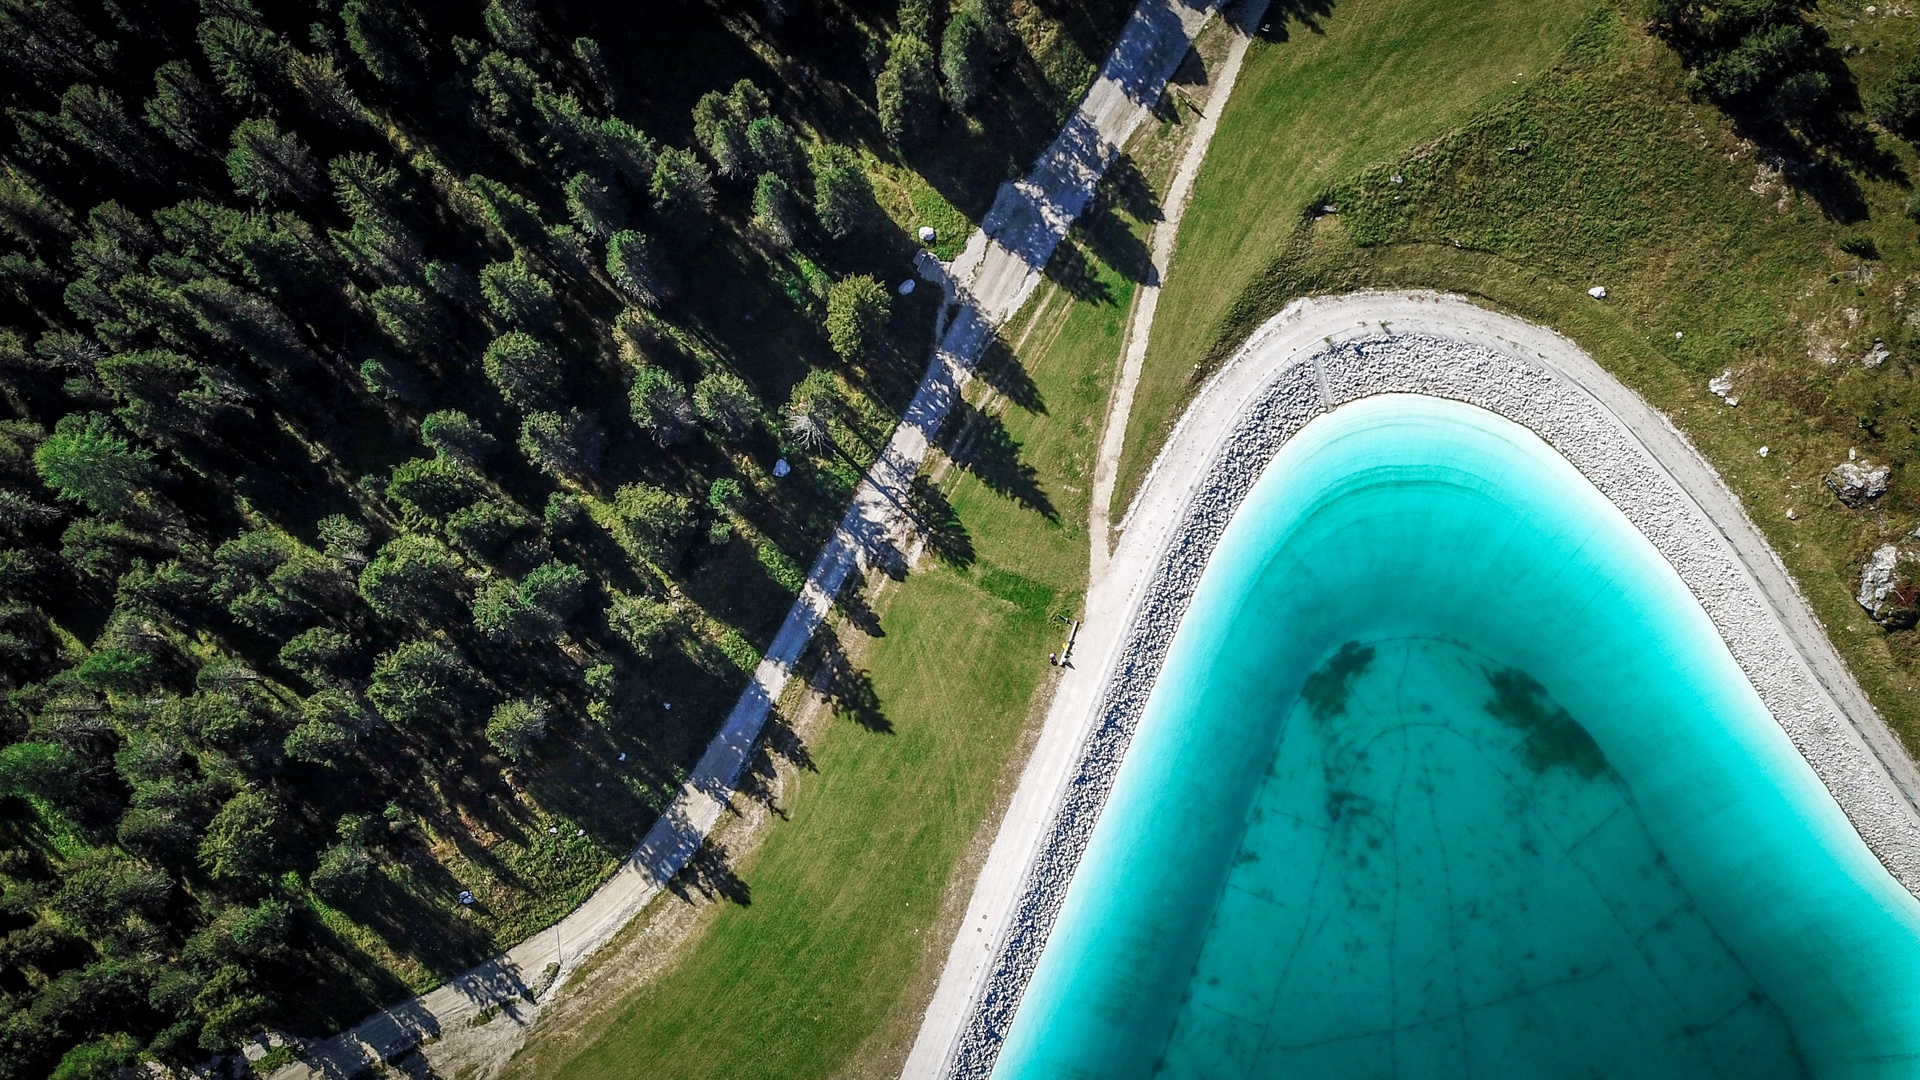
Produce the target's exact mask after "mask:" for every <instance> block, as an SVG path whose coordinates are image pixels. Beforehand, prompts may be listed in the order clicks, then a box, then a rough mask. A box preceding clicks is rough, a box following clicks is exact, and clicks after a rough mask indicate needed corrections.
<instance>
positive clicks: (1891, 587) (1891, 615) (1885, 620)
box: [1854, 544, 1920, 628]
mask: <svg viewBox="0 0 1920 1080" xmlns="http://www.w3.org/2000/svg"><path fill="white" fill-rule="evenodd" d="M1905 555H1906V552H1903V551H1902V550H1900V545H1898V544H1882V545H1880V546H1879V547H1877V548H1875V549H1874V551H1873V554H1871V555H1869V556H1867V561H1866V564H1865V565H1864V566H1862V567H1861V568H1860V592H1859V594H1858V595H1857V596H1855V597H1854V599H1855V600H1857V601H1859V603H1860V606H1861V607H1863V608H1865V609H1867V614H1868V615H1870V616H1872V617H1873V621H1874V622H1877V623H1880V624H1882V625H1884V626H1891V627H1895V628H1905V627H1909V626H1912V625H1913V624H1914V622H1915V621H1916V616H1920V612H1916V611H1915V610H1914V606H1913V600H1914V596H1913V589H1912V586H1911V585H1910V584H1909V583H1907V582H1905V581H1903V580H1901V574H1900V573H1899V567H1900V560H1901V558H1902V557H1903V556H1905Z"/></svg>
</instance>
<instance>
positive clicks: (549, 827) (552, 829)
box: [547, 825, 560, 833]
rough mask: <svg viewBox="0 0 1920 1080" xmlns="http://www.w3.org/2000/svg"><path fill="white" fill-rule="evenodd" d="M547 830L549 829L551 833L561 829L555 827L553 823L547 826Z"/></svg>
mask: <svg viewBox="0 0 1920 1080" xmlns="http://www.w3.org/2000/svg"><path fill="white" fill-rule="evenodd" d="M547 831H548V832H549V833H557V832H559V831H560V830H559V829H557V828H555V827H553V826H552V825H549V826H547Z"/></svg>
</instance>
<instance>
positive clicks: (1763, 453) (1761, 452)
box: [1760, 446, 1767, 457]
mask: <svg viewBox="0 0 1920 1080" xmlns="http://www.w3.org/2000/svg"><path fill="white" fill-rule="evenodd" d="M1760 456H1761V457H1766V456H1767V448H1766V447H1764V446H1763V447H1761V448H1760Z"/></svg>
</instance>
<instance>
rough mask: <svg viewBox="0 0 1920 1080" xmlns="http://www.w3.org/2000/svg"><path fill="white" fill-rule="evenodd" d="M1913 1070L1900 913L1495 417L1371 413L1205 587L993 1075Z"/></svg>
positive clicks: (1313, 465) (1694, 634)
mask: <svg viewBox="0 0 1920 1080" xmlns="http://www.w3.org/2000/svg"><path fill="white" fill-rule="evenodd" d="M1149 1075H1166V1076H1178V1077H1215V1078H1242V1077H1248V1078H1251V1077H1289V1078H1309V1077H1333V1078H1342V1080H1344V1078H1358V1077H1374V1076H1379V1077H1415V1076H1420V1077H1429V1076H1431V1077H1485V1078H1507V1077H1513V1078H1519V1077H1588V1076H1591V1077H1608V1078H1616V1077H1642V1076H1644V1077H1669V1076H1686V1077H1693V1076H1700V1077H1721V1076H1724V1077H1743V1078H1759V1077H1794V1076H1819V1077H1878V1076H1888V1077H1892V1076H1915V1075H1920V903H1916V902H1915V900H1914V899H1913V897H1911V896H1910V895H1909V894H1908V893H1906V892H1905V891H1904V890H1903V889H1901V888H1900V886H1899V885H1898V884H1897V883H1895V882H1894V880H1893V879H1892V878H1891V877H1890V876H1889V875H1888V874H1887V873H1886V871H1885V870H1884V869H1883V868H1882V867H1881V866H1880V864H1879V863H1878V861H1876V860H1875V859H1874V857H1873V855H1872V853H1871V852H1869V851H1868V850H1867V848H1866V846H1865V844H1864V843H1863V842H1862V841H1861V840H1860V839H1859V836H1858V835H1857V834H1856V833H1855V832H1854V831H1853V829H1852V827H1851V826H1850V825H1849V823H1848V822H1847V820H1846V818H1845V816H1844V815H1843V814H1842V813H1841V811H1840V809H1839V807H1838V806H1837V805H1835V803H1834V801H1833V799H1832V797H1831V796H1830V795H1829V794H1828V793H1827V791H1826V789H1825V788H1824V787H1822V786H1821V784H1820V782H1819V780H1818V779H1817V778H1816V777H1815V776H1814V774H1813V772H1812V770H1811V769H1810V768H1809V767H1808V766H1807V764H1806V763H1805V761H1804V760H1803V759H1802V758H1800V757H1799V755H1798V754H1797V753H1796V752H1795V750H1794V748H1793V746H1792V744H1791V743H1790V742H1789V741H1788V740H1787V738H1786V736H1785V734H1784V733H1783V732H1782V731H1781V730H1780V728H1779V726H1778V725H1777V724H1776V723H1775V722H1774V721H1773V719H1772V717H1771V716H1770V715H1768V713H1767V711H1766V709H1765V708H1764V706H1763V705H1762V704H1761V702H1760V700H1759V698H1758V696H1757V695H1756V694H1755V692H1754V690H1753V688H1752V686H1751V684H1750V683H1748V682H1747V681H1746V679H1745V678H1744V677H1743V676H1742V675H1741V673H1740V671H1739V669H1738V667H1737V666H1736V665H1735V663H1734V661H1733V658H1732V656H1731V655H1730V654H1729V653H1728V651H1727V649H1726V647H1725V645H1724V644H1723V643H1722V642H1721V641H1720V639H1719V637H1718V636H1717V635H1716V633H1715V632H1714V629H1713V626H1712V624H1711V623H1710V622H1709V620H1708V619H1707V617H1706V615H1705V613H1704V612H1703V611H1702V610H1701V609H1700V607H1699V606H1698V604H1697V603H1696V602H1695V601H1694V600H1693V598H1692V596H1691V595H1690V594H1689V593H1688V592H1687V590H1686V588H1685V586H1684V585H1683V584H1682V583H1681V581H1680V580H1679V578H1678V576H1677V575H1676V574H1675V573H1674V571H1673V569H1672V568H1671V567H1670V566H1669V565H1668V564H1667V563H1666V562H1665V561H1664V560H1662V559H1661V558H1660V556H1659V555H1658V553H1657V552H1655V551H1654V549H1653V547H1652V546H1651V545H1650V544H1649V543H1648V542H1647V541H1646V540H1645V538H1644V537H1642V536H1641V535H1640V534H1639V533H1638V532H1637V531H1635V530H1634V528H1633V527H1632V525H1631V524H1629V523H1628V522H1627V520H1626V519H1625V517H1624V516H1622V515H1621V514H1620V512H1619V511H1618V510H1617V509H1616V508H1615V507H1614V506H1613V505H1612V504H1611V503H1609V502H1608V501H1607V500H1606V499H1605V498H1604V497H1603V496H1602V495H1601V494H1600V493H1599V492H1598V491H1597V490H1596V489H1594V488H1593V486H1592V485H1591V484H1589V483H1588V482H1587V481H1586V480H1585V479H1584V478H1583V477H1582V476H1581V475H1580V474H1579V473H1578V472H1577V471H1576V470H1575V469H1574V468H1573V467H1572V466H1571V465H1570V464H1568V463H1567V462H1566V460H1565V459H1563V458H1561V457H1560V456H1559V455H1558V454H1557V453H1555V452H1554V451H1553V450H1552V448H1550V447H1548V446H1547V445H1546V444H1545V443H1544V442H1542V441H1541V440H1540V439H1539V438H1538V437H1536V436H1535V435H1533V434H1532V433H1531V432H1529V431H1527V430H1526V429H1524V428H1522V427H1520V426H1518V425H1516V424H1513V423H1512V422H1510V421H1507V420H1504V419H1502V418H1499V417H1497V416H1494V415H1493V414H1491V413H1487V412H1484V411H1481V410H1478V409H1475V408H1473V407H1471V406H1467V405H1462V404H1458V403H1454V402H1446V401H1440V400H1437V399H1432V398H1421V397H1412V396H1405V395H1390V396H1384V397H1377V398H1370V399H1367V400H1364V401H1361V402H1358V403H1355V404H1352V405H1348V406H1346V407H1344V408H1342V409H1339V410H1336V411H1334V412H1333V413H1330V414H1328V415H1326V416H1323V417H1321V418H1319V419H1317V420H1315V421H1314V422H1313V423H1312V424H1310V425H1308V427H1307V428H1306V429H1304V430H1303V431H1302V432H1301V433H1300V434H1299V435H1297V436H1295V437H1294V438H1293V439H1292V440H1290V441H1289V442H1288V443H1287V445H1286V446H1285V447H1284V448H1282V450H1281V452H1280V454H1279V455H1278V456H1277V457H1276V459H1275V461H1274V462H1273V464H1272V465H1271V466H1270V467H1269V468H1268V470H1267V471H1266V473H1265V474H1264V475H1263V476H1262V477H1261V479H1260V480H1259V482H1258V483H1257V484H1256V486H1255V487H1254V489H1253V491H1252V493H1251V494H1250V495H1249V497H1248V499H1247V501H1246V503H1245V505H1244V506H1243V507H1242V509H1241V510H1240V512H1239V513H1238V514H1237V515H1236V517H1235V519H1234V521H1233V523H1232V524H1231V526H1230V527H1229V528H1228V530H1227V533H1226V535H1225V536H1224V537H1223V539H1222V541H1221V544H1220V546H1219V549H1218V550H1217V552H1216V553H1215V555H1214V557H1213V560H1212V562H1211V563H1210V565H1209V566H1208V569H1207V571H1206V574H1205V576H1204V578H1203V579H1202V581H1201V584H1200V587H1199V590H1198V592H1197V593H1196V596H1195V598H1194V602H1193V605H1192V607H1191V609H1190V611H1189V613H1188V615H1187V617H1186V619H1185V620H1184V622H1183V623H1182V625H1181V628H1180V631H1179V633H1178V635H1177V637H1176V639H1175V641H1174V643H1173V646H1172V648H1171V650H1170V653H1169V656H1168V659H1167V663H1166V666H1165V668H1164V670H1163V672H1162V674H1161V676H1160V679H1159V681H1158V683H1157V684H1156V687H1155V689H1154V692H1153V695H1152V697H1151V699H1150V701H1149V702H1148V705H1147V707H1146V709H1145V711H1144V713H1143V715H1142V718H1141V722H1140V727H1139V730H1138V733H1137V734H1136V736H1135V740H1134V743H1133V746H1132V748H1131V749H1130V750H1129V752H1128V755H1127V758H1126V761H1125V763H1124V764H1123V766H1122V768H1121V771H1120V775H1119V777H1118V780H1117V783H1116V786H1115V789H1114V792H1113V795H1112V798H1111V800H1110V802H1109V803H1108V806H1107V808H1106V810H1105V812H1104V813H1103V814H1102V815H1101V818H1100V821H1099V824H1098V826H1097V828H1096V829H1095V832H1094V835H1093V838H1092V840H1091V842H1090V844H1089V847H1088V849H1087V852H1086V855H1085V857H1084V859H1083V860H1082V862H1081V864H1080V868H1079V870H1078V871H1077V873H1076V874H1075V876H1074V879H1073V882H1072V885H1071V887H1070V888H1069V890H1068V894H1067V897H1066V900H1065V903H1064V905H1063V907H1062V910H1061V913H1060V918H1059V921H1058V923H1057V925H1056V928H1055V930H1054V933H1053V936H1052V939H1051V940H1050V942H1049V943H1048V946H1047V949H1046V952H1045V953H1044V954H1043V956H1042V958H1041V961H1040V964H1039V967H1038V969H1037V970H1036V972H1035V974H1034V977H1033V980H1032V982H1031V983H1030V985H1029V987H1028V989H1027V992H1026V995H1025V997H1024V999H1023V1001H1022V1003H1021V1005H1020V1008H1019V1010H1018V1012H1017V1014H1016V1016H1015V1019H1014V1024H1013V1027H1012V1029H1011V1031H1010V1032H1009V1036H1008V1039H1007V1042H1006V1044H1005V1046H1004V1048H1003V1050H1002V1053H1001V1055H1000V1058H999V1061H998V1064H997V1067H996V1076H1000V1077H1035V1078H1039V1077H1047V1078H1054V1077H1102V1078H1121V1077H1143V1076H1149Z"/></svg>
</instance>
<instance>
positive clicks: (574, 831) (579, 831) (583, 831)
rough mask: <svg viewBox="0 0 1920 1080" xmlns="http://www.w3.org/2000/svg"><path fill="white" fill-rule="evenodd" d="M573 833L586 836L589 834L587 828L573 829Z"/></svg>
mask: <svg viewBox="0 0 1920 1080" xmlns="http://www.w3.org/2000/svg"><path fill="white" fill-rule="evenodd" d="M573 835H575V836H585V835H587V830H585V829H575V830H573Z"/></svg>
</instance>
